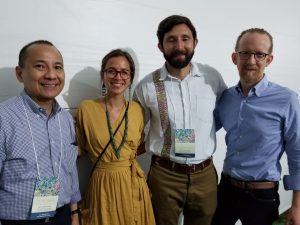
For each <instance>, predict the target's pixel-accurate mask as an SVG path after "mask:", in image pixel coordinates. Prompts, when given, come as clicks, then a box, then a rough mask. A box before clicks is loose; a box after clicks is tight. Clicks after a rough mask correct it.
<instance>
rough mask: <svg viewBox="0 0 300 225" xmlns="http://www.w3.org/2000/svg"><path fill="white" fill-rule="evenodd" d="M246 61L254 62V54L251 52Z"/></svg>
mask: <svg viewBox="0 0 300 225" xmlns="http://www.w3.org/2000/svg"><path fill="white" fill-rule="evenodd" d="M247 62H249V63H251V64H256V59H255V55H254V54H251V55H250V57H249V58H248V60H247Z"/></svg>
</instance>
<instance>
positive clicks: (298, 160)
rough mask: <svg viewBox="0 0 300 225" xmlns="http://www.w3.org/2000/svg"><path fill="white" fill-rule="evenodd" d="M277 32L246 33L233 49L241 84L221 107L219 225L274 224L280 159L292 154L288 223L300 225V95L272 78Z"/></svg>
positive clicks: (216, 221)
mask: <svg viewBox="0 0 300 225" xmlns="http://www.w3.org/2000/svg"><path fill="white" fill-rule="evenodd" d="M272 50H273V39H272V36H271V35H270V34H269V33H268V32H267V31H265V30H264V29H260V28H251V29H248V30H245V31H243V32H242V33H241V34H240V35H239V37H238V39H237V41H236V46H235V52H234V53H232V61H233V63H234V64H235V65H237V69H238V71H239V75H240V80H239V83H238V84H237V85H236V86H234V87H231V88H229V89H227V90H226V91H225V92H224V93H223V95H222V98H221V99H220V100H219V101H218V103H217V106H216V109H215V120H216V126H217V127H216V128H217V129H220V128H221V127H223V128H224V129H225V131H226V132H227V134H226V137H225V139H226V144H227V152H226V156H225V160H224V165H223V172H222V175H221V181H220V184H219V186H218V206H217V210H216V213H215V217H214V222H213V224H214V225H234V224H235V222H236V221H237V220H238V219H240V220H241V222H242V224H243V225H271V224H272V222H273V221H274V220H276V219H277V217H278V207H279V203H280V202H279V194H278V181H279V180H280V178H281V165H280V162H279V160H280V158H281V156H282V154H283V153H284V151H285V152H286V154H287V158H288V165H289V175H285V176H284V178H283V182H284V186H285V189H287V190H293V200H292V206H291V208H290V210H289V213H288V216H287V222H286V224H300V193H299V190H300V106H299V100H298V98H297V94H296V93H295V92H293V91H291V90H290V89H288V88H285V87H282V86H279V85H277V84H275V83H272V82H270V81H268V79H267V76H266V75H265V73H264V70H265V68H266V67H267V66H269V65H270V64H271V62H272V60H273V54H272Z"/></svg>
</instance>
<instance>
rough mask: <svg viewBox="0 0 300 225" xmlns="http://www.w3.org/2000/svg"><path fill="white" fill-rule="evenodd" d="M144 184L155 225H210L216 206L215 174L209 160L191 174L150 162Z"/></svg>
mask: <svg viewBox="0 0 300 225" xmlns="http://www.w3.org/2000/svg"><path fill="white" fill-rule="evenodd" d="M148 185H149V188H150V191H151V193H152V204H153V209H154V215H155V220H156V224H157V225H177V224H178V219H179V215H180V213H181V212H183V215H184V225H210V224H211V221H212V218H213V214H214V212H215V209H216V205H217V173H216V170H215V168H214V166H213V163H211V164H210V165H209V166H208V167H206V168H204V169H203V170H201V171H198V172H195V173H192V174H180V173H177V172H174V171H170V170H168V169H165V168H162V167H160V166H158V165H155V164H152V165H151V168H150V171H149V175H148Z"/></svg>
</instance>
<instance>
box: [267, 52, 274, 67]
mask: <svg viewBox="0 0 300 225" xmlns="http://www.w3.org/2000/svg"><path fill="white" fill-rule="evenodd" d="M272 61H273V55H272V54H270V55H268V56H267V62H266V67H267V66H268V65H270V64H271V62H272Z"/></svg>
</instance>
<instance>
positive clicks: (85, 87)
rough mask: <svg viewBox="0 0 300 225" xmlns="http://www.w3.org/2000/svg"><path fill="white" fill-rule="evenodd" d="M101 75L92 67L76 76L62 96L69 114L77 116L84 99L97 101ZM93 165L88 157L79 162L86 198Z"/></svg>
mask: <svg viewBox="0 0 300 225" xmlns="http://www.w3.org/2000/svg"><path fill="white" fill-rule="evenodd" d="M99 87H100V74H99V71H97V70H96V69H94V68H92V67H86V68H84V69H83V70H81V71H79V72H78V73H77V74H75V75H74V76H73V77H72V79H71V80H70V83H69V90H68V91H67V92H64V93H63V94H62V96H63V99H64V100H65V101H66V102H67V103H68V106H69V108H67V110H69V112H70V113H71V114H72V115H73V116H75V113H76V109H77V107H78V105H79V103H80V102H81V101H82V100H84V99H95V98H97V97H99V93H100V88H99ZM91 168H92V164H91V161H90V159H89V158H88V156H87V155H84V156H82V157H81V158H80V159H79V160H77V169H78V177H79V186H80V191H81V193H82V195H83V196H84V194H85V192H86V188H87V184H88V181H89V174H90V171H91Z"/></svg>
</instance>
